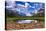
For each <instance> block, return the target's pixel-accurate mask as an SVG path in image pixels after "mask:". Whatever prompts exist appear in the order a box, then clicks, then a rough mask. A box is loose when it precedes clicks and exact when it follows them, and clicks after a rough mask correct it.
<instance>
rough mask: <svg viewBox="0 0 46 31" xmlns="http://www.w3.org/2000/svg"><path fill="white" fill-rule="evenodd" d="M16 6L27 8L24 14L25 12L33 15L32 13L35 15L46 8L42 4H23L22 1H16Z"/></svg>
mask: <svg viewBox="0 0 46 31" xmlns="http://www.w3.org/2000/svg"><path fill="white" fill-rule="evenodd" d="M16 5H17V6H21V7H24V8H25V10H26V11H24V10H23V13H24V12H26V13H28V12H29V13H32V12H34V13H35V12H36V13H37V11H38V10H39V9H40V8H43V7H44V3H40V2H21V1H16ZM19 8H20V7H19ZM20 9H21V8H20ZM35 10H36V11H35Z"/></svg>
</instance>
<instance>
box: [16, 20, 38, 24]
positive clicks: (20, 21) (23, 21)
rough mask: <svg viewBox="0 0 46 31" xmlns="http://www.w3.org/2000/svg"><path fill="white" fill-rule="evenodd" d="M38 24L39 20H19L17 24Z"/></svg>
mask: <svg viewBox="0 0 46 31" xmlns="http://www.w3.org/2000/svg"><path fill="white" fill-rule="evenodd" d="M33 21H34V22H35V23H36V22H37V20H18V21H17V23H32V22H33Z"/></svg>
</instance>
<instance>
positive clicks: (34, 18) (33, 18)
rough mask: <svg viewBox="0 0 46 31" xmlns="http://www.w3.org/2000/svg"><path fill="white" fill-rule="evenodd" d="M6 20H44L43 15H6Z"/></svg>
mask: <svg viewBox="0 0 46 31" xmlns="http://www.w3.org/2000/svg"><path fill="white" fill-rule="evenodd" d="M6 20H7V21H9V22H10V21H15V20H44V17H12V18H10V17H7V19H6Z"/></svg>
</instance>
